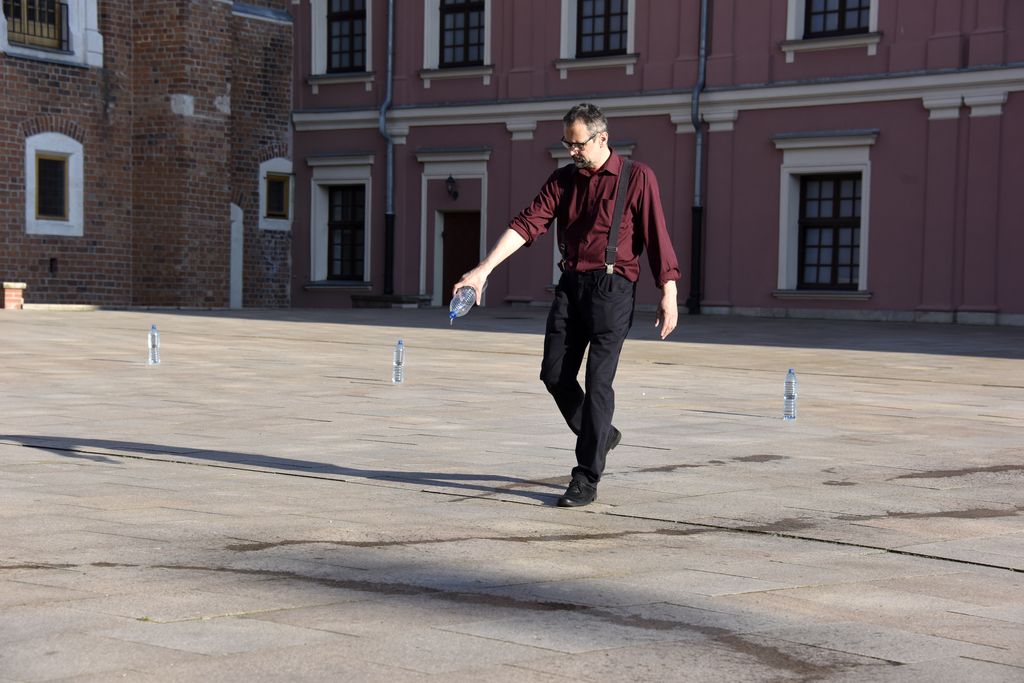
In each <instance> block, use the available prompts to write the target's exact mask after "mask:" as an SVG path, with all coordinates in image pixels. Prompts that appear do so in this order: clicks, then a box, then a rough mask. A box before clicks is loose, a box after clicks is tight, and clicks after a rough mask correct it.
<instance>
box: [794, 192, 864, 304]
mask: <svg viewBox="0 0 1024 683" xmlns="http://www.w3.org/2000/svg"><path fill="white" fill-rule="evenodd" d="M860 200H861V177H860V174H850V175H820V176H819V175H809V176H803V177H802V178H801V179H800V223H799V226H800V264H799V279H798V284H797V288H798V289H857V280H858V272H859V269H860Z"/></svg>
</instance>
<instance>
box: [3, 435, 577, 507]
mask: <svg viewBox="0 0 1024 683" xmlns="http://www.w3.org/2000/svg"><path fill="white" fill-rule="evenodd" d="M4 442H7V443H13V444H16V445H19V446H24V447H26V448H37V449H41V450H46V451H49V452H51V453H54V454H56V455H59V456H61V457H65V458H77V459H82V460H91V461H93V462H104V463H116V462H118V460H117V455H118V453H124V452H127V453H133V454H139V455H146V456H154V457H158V458H159V459H166V458H168V457H170V458H176V457H181V458H188V459H191V460H205V461H209V462H216V463H223V464H225V465H236V466H243V465H249V466H252V467H261V468H266V469H271V470H278V471H281V472H289V473H294V472H301V473H303V474H311V475H313V474H321V475H333V476H338V477H351V478H359V479H372V480H376V481H393V482H402V483H413V484H417V485H420V486H428V487H429V486H434V487H438V488H446V489H461V490H466V491H479V492H484V493H491V494H503V495H512V496H519V497H522V498H529V499H531V500H537V501H540V502H542V503H553V502H554V501H555V499H556V498H557V495H556V494H554V493H544V492H542V491H532V490H529V488H527V487H531V488H536V487H540V488H545V489H554V490H556V491H561V489H562V488H563V487H564V484H554V483H552V482H550V481H535V480H530V479H520V478H518V477H508V476H504V475H493V474H461V473H453V472H405V471H402V470H373V469H360V468H356V467H343V466H341V465H334V464H330V463H324V462H315V461H312V460H296V459H292V458H281V457H276V456H269V455H258V454H255V453H237V452H233V451H218V450H208V449H203V448H199V449H196V448H187V447H180V446H165V445H161V444H147V443H136V442H131V441H113V440H110V439H84V438H76V439H73V438H69V437H61V436H26V435H18V434H0V443H4ZM485 482H502V483H503V484H499V485H489V484H487V483H485Z"/></svg>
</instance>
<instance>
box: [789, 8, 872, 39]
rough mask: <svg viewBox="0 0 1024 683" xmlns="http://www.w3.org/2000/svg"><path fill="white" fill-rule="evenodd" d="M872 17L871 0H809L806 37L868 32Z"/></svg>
mask: <svg viewBox="0 0 1024 683" xmlns="http://www.w3.org/2000/svg"><path fill="white" fill-rule="evenodd" d="M870 18H871V0H812V1H810V2H807V4H806V10H805V16H804V37H805V38H818V37H824V36H838V35H847V34H851V33H866V32H867V31H868V28H869V24H870Z"/></svg>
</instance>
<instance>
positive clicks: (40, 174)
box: [36, 154, 68, 221]
mask: <svg viewBox="0 0 1024 683" xmlns="http://www.w3.org/2000/svg"><path fill="white" fill-rule="evenodd" d="M36 218H43V219H46V220H58V221H66V220H67V219H68V160H67V157H63V156H56V155H49V154H39V155H37V156H36Z"/></svg>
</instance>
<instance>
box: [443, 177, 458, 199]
mask: <svg viewBox="0 0 1024 683" xmlns="http://www.w3.org/2000/svg"><path fill="white" fill-rule="evenodd" d="M444 189H446V190H448V196H449V197H451V198H452V199H458V198H459V186H458V185H456V184H455V178H453V177H451V175H449V176H448V180H446V181H444Z"/></svg>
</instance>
